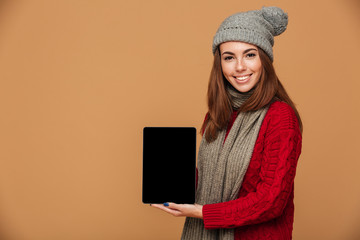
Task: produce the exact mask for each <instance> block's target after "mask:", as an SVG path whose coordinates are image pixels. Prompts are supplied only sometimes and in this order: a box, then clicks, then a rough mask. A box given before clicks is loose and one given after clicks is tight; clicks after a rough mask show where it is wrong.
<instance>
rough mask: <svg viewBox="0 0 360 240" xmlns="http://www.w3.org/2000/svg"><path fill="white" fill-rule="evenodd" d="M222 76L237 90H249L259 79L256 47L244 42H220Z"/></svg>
mask: <svg viewBox="0 0 360 240" xmlns="http://www.w3.org/2000/svg"><path fill="white" fill-rule="evenodd" d="M220 56H221V68H222V72H223V74H224V77H225V78H226V79H227V80H228V81H229V83H230V84H231V85H232V86H233V87H234V88H235V89H237V90H238V91H239V92H243V93H244V92H248V91H250V90H251V89H252V88H253V87H254V86H255V85H256V84H257V83H258V81H259V79H260V75H261V71H262V65H261V61H260V57H259V51H258V48H257V47H256V46H255V45H252V44H249V43H244V42H224V43H222V44H220Z"/></svg>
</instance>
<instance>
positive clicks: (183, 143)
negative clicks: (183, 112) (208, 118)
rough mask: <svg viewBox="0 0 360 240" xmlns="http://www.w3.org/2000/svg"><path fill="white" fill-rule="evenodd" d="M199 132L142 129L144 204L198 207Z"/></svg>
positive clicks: (162, 128)
mask: <svg viewBox="0 0 360 240" xmlns="http://www.w3.org/2000/svg"><path fill="white" fill-rule="evenodd" d="M195 175H196V128H193V127H145V128H144V129H143V179H142V180H143V181H142V201H143V203H164V202H174V203H179V204H180V203H189V204H193V203H195V184H196V183H195V181H196V179H195V177H196V176H195Z"/></svg>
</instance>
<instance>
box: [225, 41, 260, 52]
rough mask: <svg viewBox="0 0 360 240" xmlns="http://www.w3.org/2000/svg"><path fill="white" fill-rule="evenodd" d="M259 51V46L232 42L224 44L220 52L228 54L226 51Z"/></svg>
mask: <svg viewBox="0 0 360 240" xmlns="http://www.w3.org/2000/svg"><path fill="white" fill-rule="evenodd" d="M251 48H254V49H256V50H257V49H258V48H257V46H255V45H253V44H250V43H245V42H239V41H231V42H224V43H221V44H220V52H221V53H222V52H226V51H230V52H243V51H245V50H247V49H251Z"/></svg>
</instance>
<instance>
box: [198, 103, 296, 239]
mask: <svg viewBox="0 0 360 240" xmlns="http://www.w3.org/2000/svg"><path fill="white" fill-rule="evenodd" d="M236 116H237V114H236V112H234V113H233V115H232V119H231V121H230V123H229V126H228V129H227V132H229V130H230V128H231V126H232V124H233V122H234V120H235V118H236ZM301 141H302V138H301V133H300V130H299V124H298V121H297V118H296V115H295V113H294V111H293V109H292V108H291V107H290V106H289V105H287V104H286V103H284V102H274V103H273V104H272V105H271V106H270V107H269V110H268V112H267V114H266V116H265V118H264V121H263V123H262V125H261V128H260V132H259V136H258V138H257V140H256V143H255V147H254V152H253V155H252V157H251V161H250V165H249V167H248V170H247V172H246V174H245V177H244V180H243V183H242V187H241V189H240V192H239V197H238V199H236V200H233V201H229V202H223V203H215V204H207V205H204V206H203V218H204V225H205V228H206V229H214V228H236V229H235V235H234V238H235V240H240V239H241V240H247V239H249V240H250V239H251V240H256V239H261V240H270V239H274V240H275V239H276V240H282V239H284V240H285V239H286V240H288V239H292V229H293V219H294V203H293V199H294V177H295V170H296V165H297V160H298V158H299V155H300V152H301Z"/></svg>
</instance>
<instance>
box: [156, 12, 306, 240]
mask: <svg viewBox="0 0 360 240" xmlns="http://www.w3.org/2000/svg"><path fill="white" fill-rule="evenodd" d="M287 22H288V20H287V14H286V13H284V12H283V11H282V10H281V9H280V8H277V7H264V8H262V9H261V10H254V11H248V12H241V13H237V14H234V15H232V16H230V17H228V18H227V19H225V21H224V22H223V23H222V24H221V25H220V28H219V29H218V31H217V32H216V34H215V37H214V41H213V49H212V50H213V54H214V62H213V67H212V70H211V74H210V79H209V86H208V96H207V100H208V112H207V114H206V117H205V121H204V123H203V125H202V129H201V132H202V134H203V139H202V141H201V144H200V149H199V154H198V164H197V166H198V178H197V190H196V203H195V204H176V203H164V204H163V205H159V204H153V206H154V207H156V208H159V209H161V210H164V211H166V212H167V213H170V214H171V215H173V216H185V217H187V218H186V221H185V225H184V229H183V233H182V238H181V239H189V240H190V239H191V240H196V239H199V240H200V239H201V240H213V239H214V240H215V239H226V240H230V239H231V240H232V239H242V240H244V239H245V240H246V239H249V240H250V239H251V240H254V239H277V240H282V239H283V240H285V239H291V238H292V225H293V217H294V203H293V199H294V178H295V172H296V166H297V160H298V158H299V156H300V152H301V144H302V136H301V133H302V123H301V118H300V116H299V114H298V112H297V110H296V108H295V105H294V104H293V102H292V100H291V99H290V98H289V96H288V94H287V93H286V91H285V89H284V87H283V86H282V84H281V82H280V81H279V79H278V77H277V76H276V73H275V69H274V67H273V64H272V61H273V52H272V46H273V43H274V39H273V38H274V36H277V35H279V34H281V33H282V32H284V31H285V29H286V26H287Z"/></svg>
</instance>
